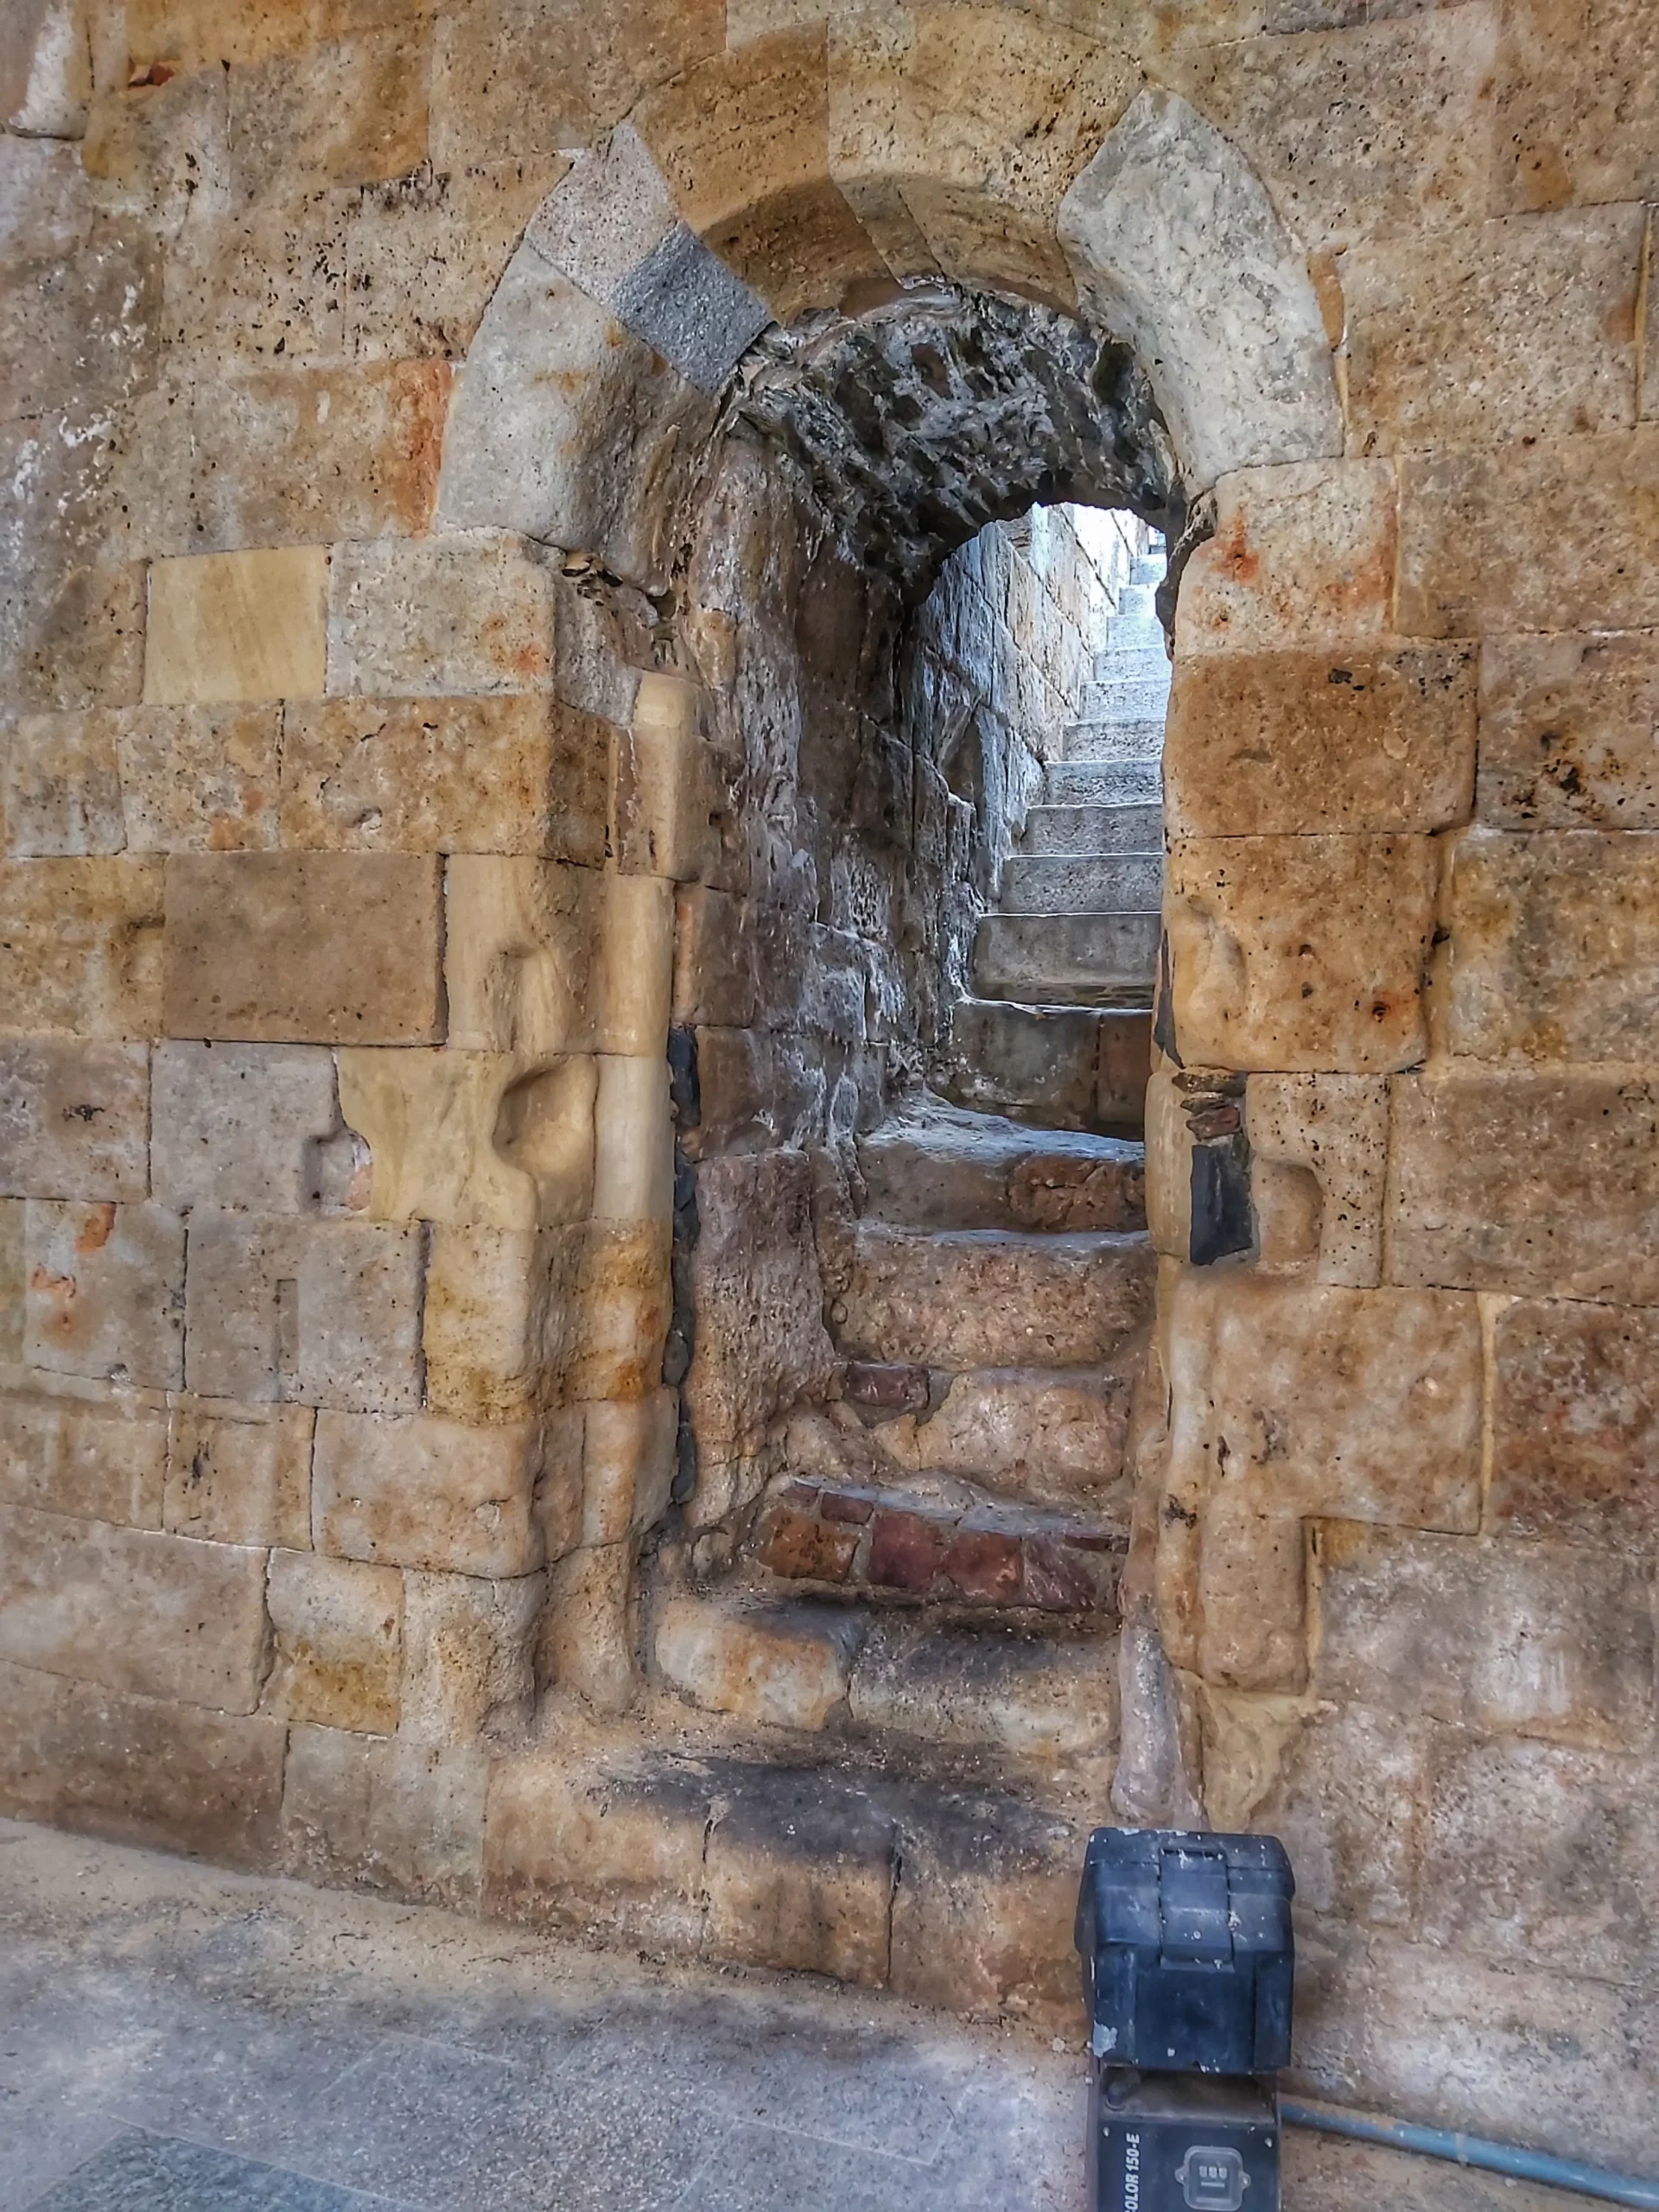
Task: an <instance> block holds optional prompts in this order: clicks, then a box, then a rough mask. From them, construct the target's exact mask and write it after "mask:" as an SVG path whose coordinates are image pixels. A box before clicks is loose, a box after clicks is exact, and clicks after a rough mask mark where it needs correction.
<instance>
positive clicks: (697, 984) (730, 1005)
mask: <svg viewBox="0 0 1659 2212" xmlns="http://www.w3.org/2000/svg"><path fill="white" fill-rule="evenodd" d="M756 959H757V955H756V947H755V941H754V932H753V927H752V925H751V918H750V910H749V907H748V906H747V902H746V901H745V900H743V899H734V898H731V897H729V896H728V894H727V893H725V892H723V891H710V890H709V889H708V888H706V887H705V886H703V885H702V884H700V883H688V884H683V885H682V886H681V887H679V888H678V889H677V891H676V893H675V894H674V999H673V1006H672V1010H671V1011H672V1020H673V1022H674V1025H675V1027H677V1028H692V1027H695V1028H699V1029H701V1028H704V1027H715V1028H721V1029H744V1028H747V1027H748V1025H749V1024H750V1023H751V1022H752V1021H753V1020H754V1018H755V1012H756V1002H757V998H758V995H759V991H760V979H759V976H758V975H757V973H756Z"/></svg>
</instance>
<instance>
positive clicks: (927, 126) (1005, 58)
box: [829, 0, 1140, 302]
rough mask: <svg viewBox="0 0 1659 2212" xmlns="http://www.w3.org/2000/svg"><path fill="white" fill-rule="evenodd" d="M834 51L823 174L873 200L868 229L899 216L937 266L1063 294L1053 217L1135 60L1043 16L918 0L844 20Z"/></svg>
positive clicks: (1131, 75)
mask: <svg viewBox="0 0 1659 2212" xmlns="http://www.w3.org/2000/svg"><path fill="white" fill-rule="evenodd" d="M829 55H830V58H829V170H830V174H831V175H832V176H833V177H834V178H835V180H836V182H837V183H838V184H839V185H840V186H841V188H842V191H843V193H844V194H846V196H847V197H848V199H849V201H850V202H851V204H852V205H853V206H854V207H855V209H858V210H860V211H861V212H862V210H863V207H864V205H865V202H866V200H867V199H868V200H870V201H871V203H872V211H871V212H872V222H873V224H879V222H880V213H881V212H882V211H883V210H884V209H886V208H887V207H892V206H893V205H894V204H895V203H896V205H897V206H898V207H902V208H904V209H905V210H906V211H907V212H908V213H909V214H910V215H911V217H912V219H913V220H914V223H915V225H916V226H917V227H918V230H919V231H920V232H921V236H922V238H923V239H924V240H925V245H926V248H927V251H928V253H929V256H930V257H931V260H932V262H933V264H935V266H937V267H938V269H940V270H944V272H945V274H947V275H949V276H952V277H959V278H962V279H964V280H966V281H968V282H969V283H982V284H988V285H991V286H997V285H1001V286H1003V287H1005V288H1007V289H1014V290H1016V291H1027V292H1033V293H1037V294H1039V295H1041V296H1046V297H1049V298H1052V299H1059V300H1065V301H1068V302H1069V300H1070V298H1071V292H1072V284H1071V275H1070V272H1069V270H1067V268H1066V265H1065V259H1064V257H1063V256H1062V254H1061V252H1060V249H1059V245H1058V240H1057V239H1056V238H1055V235H1054V226H1055V219H1056V217H1057V216H1058V213H1059V207H1060V202H1061V200H1063V199H1064V198H1065V194H1066V191H1067V189H1068V188H1069V187H1070V186H1071V183H1072V182H1073V181H1074V180H1075V178H1076V177H1077V173H1078V171H1079V170H1080V169H1082V168H1084V164H1085V163H1086V162H1088V161H1089V159H1090V156H1091V155H1092V154H1093V153H1094V152H1095V149H1096V147H1097V146H1098V145H1099V143H1100V141H1101V139H1102V137H1103V136H1104V135H1105V133H1106V132H1107V131H1108V130H1110V128H1111V127H1112V125H1113V124H1115V123H1116V121H1117V119H1118V118H1119V117H1120V116H1121V115H1122V112H1123V110H1124V108H1125V107H1126V106H1127V105H1128V102H1129V99H1130V97H1131V95H1132V94H1133V93H1134V92H1135V89H1136V87H1137V85H1138V83H1139V79H1140V73H1139V71H1138V70H1137V69H1136V67H1135V64H1134V63H1133V62H1132V61H1130V60H1128V58H1127V57H1126V56H1125V55H1123V54H1119V53H1116V52H1115V51H1114V50H1113V49H1112V48H1110V47H1107V46H1103V45H1100V44H1098V43H1096V41H1095V40H1094V39H1092V38H1089V37H1083V36H1078V35H1074V34H1073V33H1071V32H1070V31H1068V30H1065V29H1060V28H1059V27H1058V25H1055V24H1051V23H1047V22H1043V21H1041V20H1040V19H1039V18H1035V17H1030V16H1014V15H1007V14H1002V13H999V12H995V11H990V12H985V13H973V14H964V13H963V10H960V9H957V8H951V7H947V6H936V5H931V4H927V0H923V4H921V5H917V6H912V7H907V8H904V9H898V8H895V9H893V10H886V11H883V12H882V13H880V14H879V15H878V14H875V13H874V11H872V13H871V14H869V15H868V16H858V15H850V16H844V17H842V18H841V19H840V20H838V21H837V22H836V23H835V26H834V28H833V29H832V31H831V35H830V49H829ZM988 85H995V86H996V87H997V100H996V103H995V109H994V110H993V109H992V108H990V107H988V106H987V105H985V104H984V102H983V99H982V93H983V89H984V87H985V86H988ZM872 234H873V235H874V236H875V237H876V238H877V240H878V243H880V230H879V229H873V232H872ZM897 273H900V274H904V273H908V271H907V270H903V269H901V270H899V272H897Z"/></svg>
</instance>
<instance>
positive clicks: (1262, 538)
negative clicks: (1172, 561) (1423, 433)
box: [1175, 461, 1455, 666]
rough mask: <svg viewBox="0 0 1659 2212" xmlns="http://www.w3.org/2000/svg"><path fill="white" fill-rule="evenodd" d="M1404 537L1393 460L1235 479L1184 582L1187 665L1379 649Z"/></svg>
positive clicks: (1182, 643)
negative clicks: (1200, 660) (1330, 649)
mask: <svg viewBox="0 0 1659 2212" xmlns="http://www.w3.org/2000/svg"><path fill="white" fill-rule="evenodd" d="M1395 537H1396V517H1395V482H1394V471H1393V469H1392V467H1390V466H1389V463H1388V462H1387V461H1296V462H1294V463H1292V464H1290V465H1289V466H1287V467H1278V468H1249V469H1244V470H1242V471H1240V472H1239V473H1238V474H1235V475H1232V476H1225V477H1224V478H1223V479H1222V480H1221V481H1220V483H1219V484H1218V485H1217V487H1216V534H1215V536H1214V537H1212V538H1210V539H1209V540H1208V541H1207V542H1206V543H1204V544H1202V545H1200V546H1199V547H1198V550H1196V552H1194V554H1193V555H1192V559H1191V560H1190V561H1189V562H1188V563H1187V565H1186V569H1185V574H1184V575H1183V576H1182V578H1181V595H1180V600H1179V605H1178V607H1177V610H1176V617H1175V622H1176V628H1175V655H1176V664H1177V665H1178V666H1179V664H1180V662H1181V660H1182V658H1184V657H1189V658H1190V657H1192V656H1194V655H1197V654H1199V653H1214V652H1235V653H1262V652H1285V651H1286V650H1287V649H1293V648H1294V649H1307V648H1319V647H1321V646H1335V647H1338V648H1340V647H1344V646H1349V647H1355V646H1358V645H1362V644H1367V645H1375V644H1380V643H1381V642H1382V640H1383V638H1384V636H1385V635H1386V633H1387V632H1388V631H1389V628H1390V627H1391V626H1392V622H1391V614H1390V607H1391V603H1392V600H1393V594H1394V570H1395ZM1410 627H1412V628H1416V629H1421V628H1422V627H1423V625H1421V624H1414V625H1411V626H1410ZM1430 634H1431V635H1433V636H1436V637H1449V636H1452V635H1453V634H1455V632H1454V630H1453V629H1452V627H1451V626H1447V627H1444V628H1436V629H1434V630H1433V631H1432V632H1430Z"/></svg>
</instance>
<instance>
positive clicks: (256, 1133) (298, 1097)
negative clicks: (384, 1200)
mask: <svg viewBox="0 0 1659 2212" xmlns="http://www.w3.org/2000/svg"><path fill="white" fill-rule="evenodd" d="M152 1084H153V1089H154V1096H155V1109H154V1110H155V1128H156V1136H155V1145H154V1173H155V1179H156V1197H157V1198H159V1199H160V1200H161V1201H162V1204H163V1205H169V1206H172V1207H174V1208H175V1209H176V1210H178V1211H188V1209H189V1208H190V1207H192V1206H198V1205H200V1206H230V1207H237V1208H241V1209H245V1210H246V1211H250V1212H252V1213H296V1214H297V1213H310V1212H313V1211H315V1210H316V1208H317V1207H318V1206H319V1205H321V1204H322V1202H323V1198H324V1195H325V1187H326V1166H327V1163H326V1160H325V1159H324V1158H323V1157H322V1156H321V1147H324V1146H325V1145H326V1144H327V1140H328V1139H329V1138H330V1137H332V1136H333V1135H334V1133H335V1131H336V1130H337V1129H338V1128H339V1127H340V1111H339V1108H338V1106H337V1105H336V1103H335V1100H334V1055H333V1054H332V1053H331V1052H327V1051H325V1050H324V1049H323V1048H322V1047H321V1046H315V1045H194V1044H183V1043H168V1044H162V1045H158V1046H156V1056H155V1063H154V1072H153V1076H152Z"/></svg>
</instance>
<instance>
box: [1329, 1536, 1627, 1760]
mask: <svg viewBox="0 0 1659 2212" xmlns="http://www.w3.org/2000/svg"><path fill="white" fill-rule="evenodd" d="M1317 1559H1318V1567H1317V1569H1316V1587H1317V1591H1318V1604H1319V1624H1320V1632H1319V1640H1318V1645H1317V1659H1316V1664H1315V1669H1314V1679H1313V1687H1314V1689H1315V1690H1316V1692H1317V1693H1318V1694H1319V1695H1320V1696H1321V1697H1329V1698H1335V1699H1337V1700H1340V1701H1342V1702H1344V1703H1345V1702H1348V1701H1355V1702H1359V1701H1362V1700H1363V1701H1364V1702H1366V1703H1369V1704H1370V1705H1372V1706H1374V1707H1379V1708H1381V1709H1383V1710H1386V1711H1389V1712H1392V1713H1407V1714H1415V1713H1424V1714H1427V1716H1428V1717H1429V1718H1430V1719H1434V1720H1440V1721H1444V1722H1446V1723H1448V1724H1450V1725H1453V1726H1462V1727H1470V1728H1478V1729H1488V1730H1502V1731H1505V1732H1510V1733H1513V1734H1516V1735H1520V1736H1536V1737H1542V1738H1548V1739H1552V1740H1554V1741H1556V1742H1560V1743H1567V1744H1579V1745H1588V1746H1592V1747H1603V1748H1607V1749H1618V1748H1621V1747H1624V1746H1630V1745H1645V1744H1646V1743H1648V1742H1649V1740H1650V1738H1651V1736H1652V1732H1653V1699H1654V1624H1653V1610H1652V1607H1653V1574H1654V1570H1653V1565H1652V1562H1651V1561H1650V1560H1626V1559H1623V1558H1621V1557H1619V1555H1618V1554H1616V1553H1613V1552H1609V1551H1605V1550H1592V1549H1590V1548H1586V1547H1584V1546H1581V1545H1573V1544H1563V1543H1556V1542H1545V1541H1542V1540H1535V1541H1529V1542H1527V1543H1506V1542H1501V1541H1499V1542H1491V1541H1487V1542H1482V1543H1476V1542H1471V1541H1467V1540H1465V1539H1464V1538H1461V1537H1457V1536H1442V1535H1421V1534H1412V1535H1405V1534H1402V1533H1400V1532H1397V1531H1395V1530H1391V1529H1363V1528H1361V1527H1359V1526H1357V1524H1356V1523H1353V1522H1340V1523H1332V1525H1330V1526H1328V1527H1327V1528H1325V1529H1324V1530H1323V1532H1322V1534H1321V1537H1320V1541H1319V1548H1318V1553H1317Z"/></svg>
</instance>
